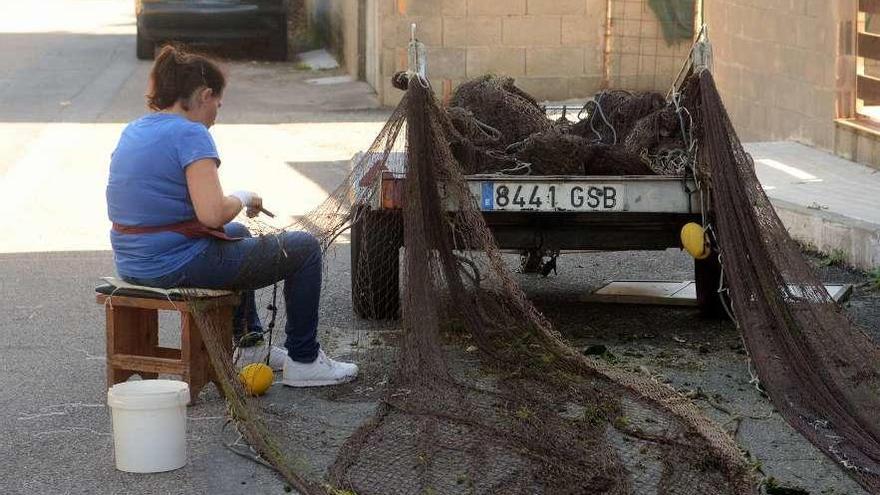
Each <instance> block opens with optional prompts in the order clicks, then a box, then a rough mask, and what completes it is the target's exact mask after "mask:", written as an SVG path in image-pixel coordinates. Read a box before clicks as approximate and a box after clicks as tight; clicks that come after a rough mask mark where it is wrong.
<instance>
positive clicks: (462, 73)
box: [428, 48, 467, 79]
mask: <svg viewBox="0 0 880 495" xmlns="http://www.w3.org/2000/svg"><path fill="white" fill-rule="evenodd" d="M466 55H467V52H466V50H465V49H464V48H435V49H432V50H431V51H430V52H429V53H428V76H429V77H430V78H432V79H435V78H439V79H464V78H465V77H467V64H466Z"/></svg>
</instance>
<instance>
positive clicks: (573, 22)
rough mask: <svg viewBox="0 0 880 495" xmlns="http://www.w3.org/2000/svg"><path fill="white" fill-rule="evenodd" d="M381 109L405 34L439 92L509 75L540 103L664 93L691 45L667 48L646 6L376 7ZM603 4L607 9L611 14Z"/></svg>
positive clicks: (450, 3) (518, 2)
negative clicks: (603, 94) (605, 92)
mask: <svg viewBox="0 0 880 495" xmlns="http://www.w3.org/2000/svg"><path fill="white" fill-rule="evenodd" d="M375 1H377V2H379V4H378V9H379V12H378V15H379V19H380V23H379V24H380V26H379V30H380V33H379V39H380V40H381V42H380V43H379V47H380V48H379V49H380V50H381V64H380V73H381V77H380V78H379V80H380V81H381V82H380V84H379V87H377V91H378V92H379V94H380V97H381V99H382V101H383V102H385V103H386V104H394V103H395V102H396V101H398V100H399V98H400V96H401V94H400V92H399V91H397V90H395V89H393V88H392V87H391V85H390V76H391V75H392V74H393V73H394V72H396V71H399V70H405V69H406V65H407V53H406V46H407V43H408V42H409V38H410V26H411V24H412V23H416V24H417V25H418V38H419V39H420V41H422V42H423V43H425V44H426V45H427V48H428V60H429V78H430V79H431V80H432V81H433V82H434V84H435V86H436V87H438V88H440V89H441V91H442V92H443V93H445V94H447V95H448V94H449V92H450V91H451V90H452V89H453V88H455V87H456V86H457V85H458V84H459V83H461V82H462V81H464V80H467V79H470V78H473V77H477V76H480V75H483V74H487V73H494V74H499V75H508V76H512V77H515V78H516V80H517V85H519V86H520V87H521V88H523V89H524V90H526V91H528V92H529V93H531V94H533V95H534V96H535V97H537V98H538V99H540V100H565V99H570V98H584V97H587V96H590V95H592V94H594V93H595V92H596V91H597V90H599V89H602V88H605V87H627V88H629V89H662V90H665V89H666V88H668V87H669V85H670V84H671V80H672V78H673V77H674V74H675V72H677V70H678V68H679V67H680V65H681V62H682V59H683V54H686V53H687V51H688V49H689V48H690V41H689V40H685V41H680V42H677V43H672V44H669V43H667V42H666V41H665V40H664V39H663V38H662V36H661V35H660V34H659V33H660V22H659V20H658V19H657V17H656V16H655V15H654V14H653V13H652V12H651V11H650V10H649V7H648V0H610V1H609V0H375ZM609 5H611V11H610V12H609V9H608V7H609Z"/></svg>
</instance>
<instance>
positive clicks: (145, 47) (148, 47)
mask: <svg viewBox="0 0 880 495" xmlns="http://www.w3.org/2000/svg"><path fill="white" fill-rule="evenodd" d="M155 52H156V42H154V41H151V40H149V39H147V38H146V37H145V36H144V35H142V34H141V30H140V28H138V30H137V58H138V59H140V60H153V55H154V54H155Z"/></svg>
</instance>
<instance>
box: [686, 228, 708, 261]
mask: <svg viewBox="0 0 880 495" xmlns="http://www.w3.org/2000/svg"><path fill="white" fill-rule="evenodd" d="M681 245H682V246H684V249H685V251H687V252H688V253H689V254H690V255H691V256H693V257H694V258H695V259H698V260H704V259H706V258H708V257H709V254H710V253H711V252H712V249H711V248H710V247H709V238H708V237H706V230H705V229H704V228H703V226H702V225H700V224H698V223H694V222H690V223H688V224H686V225H685V226H684V227H682V228H681Z"/></svg>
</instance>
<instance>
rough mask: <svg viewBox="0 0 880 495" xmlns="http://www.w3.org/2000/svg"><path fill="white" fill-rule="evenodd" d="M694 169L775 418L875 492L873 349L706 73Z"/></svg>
mask: <svg viewBox="0 0 880 495" xmlns="http://www.w3.org/2000/svg"><path fill="white" fill-rule="evenodd" d="M686 93H688V94H689V98H690V100H691V101H690V103H689V104H688V106H689V107H690V108H691V112H692V114H693V116H694V121H695V122H696V123H697V126H696V138H697V142H698V143H699V145H698V161H697V163H698V171H699V174H700V178H701V179H702V180H703V181H704V183H706V184H707V185H708V190H709V191H710V198H711V215H712V218H713V219H714V221H713V224H712V225H713V232H714V234H715V237H716V242H717V244H718V246H719V249H720V253H721V256H722V260H723V266H724V280H725V282H726V284H727V286H728V287H729V294H730V300H731V303H732V306H733V313H734V315H735V317H736V320H737V322H738V325H739V328H740V329H741V331H742V333H743V338H744V340H745V343H746V347H747V349H748V351H749V354H750V356H751V359H752V362H753V363H754V365H755V368H757V372H758V377H760V380H761V385H762V387H763V388H764V390H766V392H767V394H768V395H769V396H770V399H771V400H772V401H773V404H774V405H775V406H776V408H777V409H778V410H779V411H780V412H781V414H782V416H783V417H784V418H785V419H786V421H788V423H789V424H790V425H792V426H793V427H794V428H795V429H797V430H798V431H799V432H800V433H801V434H802V435H804V436H805V437H806V438H807V439H808V440H810V441H811V442H812V443H813V444H814V445H816V446H817V447H819V448H820V449H821V450H822V451H823V452H825V453H826V454H827V455H828V456H829V457H830V458H831V459H833V460H835V461H836V462H837V463H838V464H840V465H841V466H843V467H844V469H846V470H847V472H848V473H849V474H851V475H852V476H853V477H854V478H855V479H856V480H857V481H858V482H859V483H861V484H862V486H864V487H865V488H866V489H867V490H869V491H870V492H872V493H877V492H880V418H878V416H877V414H876V412H877V411H878V410H880V394H878V392H880V350H878V347H877V345H876V344H875V343H874V341H873V340H871V338H870V337H869V336H868V335H867V334H866V333H865V332H864V331H863V330H862V329H860V328H858V327H857V326H856V325H855V324H854V323H852V322H851V321H850V319H849V318H848V317H847V315H846V313H845V312H844V311H843V309H842V308H841V307H840V306H839V305H838V304H837V303H835V302H834V300H832V298H831V296H829V295H828V292H827V290H826V289H825V287H824V286H823V285H822V283H821V282H820V281H819V279H818V278H817V277H816V275H815V274H814V273H813V271H812V270H811V268H810V267H809V265H808V264H807V262H806V261H805V260H804V258H803V256H802V255H801V252H800V249H799V248H798V245H797V244H796V243H795V242H794V241H793V240H792V239H791V237H789V235H788V233H787V231H786V230H785V227H784V225H783V224H782V222H781V221H780V220H779V217H778V216H777V215H776V212H775V211H774V209H773V206H772V205H771V204H770V200H769V199H768V198H767V196H766V195H765V194H764V191H763V189H762V187H761V184H760V182H759V181H758V179H757V177H756V175H755V169H754V163H753V162H752V158H751V157H750V156H749V155H748V153H746V152H745V151H744V150H743V148H742V145H741V144H740V142H739V139H737V136H736V131H735V130H734V128H733V125H732V124H731V123H730V119H729V118H728V116H727V112H726V111H725V109H724V104H723V103H722V101H721V97H720V96H719V95H718V92H717V91H716V89H715V83H714V80H713V78H712V74H711V73H709V72H708V71H704V72H702V73H700V74H699V76H698V77H692V78H691V79H690V81H688V87H687V90H686Z"/></svg>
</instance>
